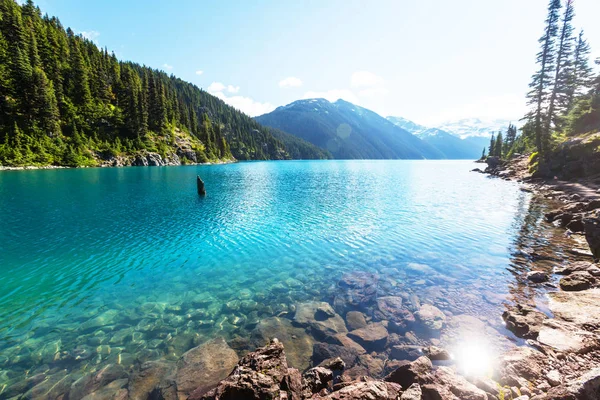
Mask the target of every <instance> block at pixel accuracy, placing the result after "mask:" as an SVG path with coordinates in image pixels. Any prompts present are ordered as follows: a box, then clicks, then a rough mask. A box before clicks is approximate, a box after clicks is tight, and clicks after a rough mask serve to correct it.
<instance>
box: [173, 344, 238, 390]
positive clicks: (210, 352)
mask: <svg viewBox="0 0 600 400" xmlns="http://www.w3.org/2000/svg"><path fill="white" fill-rule="evenodd" d="M237 362H238V356H237V354H236V353H235V351H233V350H232V349H231V348H230V347H229V346H228V345H227V342H225V339H223V338H221V337H218V338H215V339H212V340H210V341H208V342H206V343H203V344H201V345H200V346H198V347H194V348H193V349H191V350H189V351H187V352H186V353H185V354H184V355H183V356H182V357H181V359H180V360H179V362H178V363H177V374H176V382H177V391H178V392H179V393H180V395H189V394H190V393H192V392H194V391H197V392H205V391H208V390H209V389H211V388H213V387H215V386H216V385H217V384H218V383H219V381H220V380H221V379H224V378H225V377H226V376H227V375H228V374H229V373H230V372H231V370H232V369H233V368H234V367H235V366H236V364H237Z"/></svg>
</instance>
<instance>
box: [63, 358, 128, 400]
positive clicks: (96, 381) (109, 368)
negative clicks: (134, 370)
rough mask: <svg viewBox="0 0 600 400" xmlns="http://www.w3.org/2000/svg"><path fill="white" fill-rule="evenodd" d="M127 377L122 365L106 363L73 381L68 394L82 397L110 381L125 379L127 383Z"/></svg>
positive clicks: (75, 397) (78, 397) (77, 397)
mask: <svg viewBox="0 0 600 400" xmlns="http://www.w3.org/2000/svg"><path fill="white" fill-rule="evenodd" d="M127 378H129V374H128V373H127V371H125V368H123V366H122V365H118V364H108V365H105V366H104V367H102V368H101V369H100V370H99V371H97V372H93V373H90V374H87V375H84V376H82V377H81V378H79V379H77V380H76V381H75V382H73V384H72V385H71V389H70V391H69V396H70V397H71V398H74V399H82V398H84V397H85V396H87V395H89V394H91V393H94V392H96V391H98V390H99V389H100V388H102V387H104V386H106V385H108V384H109V383H110V382H112V381H115V380H118V379H125V383H127ZM119 389H120V388H119Z"/></svg>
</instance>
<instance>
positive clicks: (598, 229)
mask: <svg viewBox="0 0 600 400" xmlns="http://www.w3.org/2000/svg"><path fill="white" fill-rule="evenodd" d="M583 224H584V230H585V240H586V241H587V242H588V245H589V246H590V250H591V252H592V255H593V256H594V259H595V260H598V259H600V219H598V218H585V219H584V220H583Z"/></svg>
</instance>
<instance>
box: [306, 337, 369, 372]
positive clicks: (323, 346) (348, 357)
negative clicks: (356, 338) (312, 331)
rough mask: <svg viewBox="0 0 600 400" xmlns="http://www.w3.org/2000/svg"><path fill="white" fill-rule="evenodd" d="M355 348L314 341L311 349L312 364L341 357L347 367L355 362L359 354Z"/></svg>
mask: <svg viewBox="0 0 600 400" xmlns="http://www.w3.org/2000/svg"><path fill="white" fill-rule="evenodd" d="M359 354H361V353H359V352H358V351H357V350H355V349H353V348H350V347H344V346H340V345H337V344H331V343H315V344H314V346H313V351H312V363H313V365H319V364H321V363H322V362H323V361H325V360H329V359H335V358H341V359H342V360H343V361H344V363H345V364H346V366H347V367H352V366H353V365H354V364H356V361H357V358H358V356H359Z"/></svg>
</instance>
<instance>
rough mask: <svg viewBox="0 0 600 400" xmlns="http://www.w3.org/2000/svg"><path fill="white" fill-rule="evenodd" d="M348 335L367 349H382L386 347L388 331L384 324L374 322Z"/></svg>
mask: <svg viewBox="0 0 600 400" xmlns="http://www.w3.org/2000/svg"><path fill="white" fill-rule="evenodd" d="M348 337H350V338H351V339H354V340H356V341H357V342H358V343H359V344H360V345H361V346H363V347H364V348H365V349H366V350H367V351H380V350H383V349H384V348H385V345H386V343H387V338H388V331H387V329H386V328H385V326H383V324H381V323H374V324H370V325H367V326H366V327H364V328H361V329H356V330H353V331H352V332H349V333H348Z"/></svg>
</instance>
